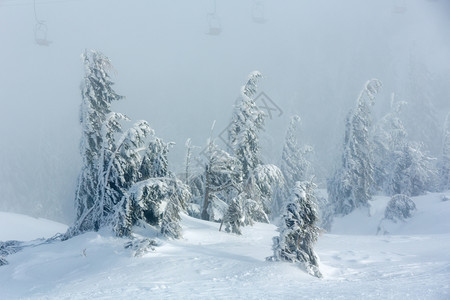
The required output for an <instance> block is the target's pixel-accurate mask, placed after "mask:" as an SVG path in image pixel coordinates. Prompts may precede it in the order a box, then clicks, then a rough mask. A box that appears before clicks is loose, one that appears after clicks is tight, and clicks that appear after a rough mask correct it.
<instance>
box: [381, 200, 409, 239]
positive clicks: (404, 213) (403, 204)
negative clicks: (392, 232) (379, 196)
mask: <svg viewBox="0 0 450 300" xmlns="http://www.w3.org/2000/svg"><path fill="white" fill-rule="evenodd" d="M416 210H417V209H416V204H415V203H414V201H413V200H412V199H411V198H409V197H408V196H406V195H403V194H397V195H394V196H392V198H391V200H389V202H388V204H387V206H386V209H385V211H384V218H383V219H381V221H380V224H379V225H378V228H377V234H379V233H382V234H388V233H389V231H388V230H387V228H388V226H389V225H390V224H389V223H392V222H393V223H397V222H405V221H406V219H409V218H411V217H412V215H413V213H414V212H415V211H416Z"/></svg>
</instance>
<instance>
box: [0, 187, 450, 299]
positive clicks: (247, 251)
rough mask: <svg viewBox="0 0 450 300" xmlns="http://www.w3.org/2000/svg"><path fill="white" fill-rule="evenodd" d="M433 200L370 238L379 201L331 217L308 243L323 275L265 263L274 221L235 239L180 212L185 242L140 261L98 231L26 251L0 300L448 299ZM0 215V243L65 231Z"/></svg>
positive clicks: (14, 262)
mask: <svg viewBox="0 0 450 300" xmlns="http://www.w3.org/2000/svg"><path fill="white" fill-rule="evenodd" d="M447 194H450V192H448V193H447ZM441 195H442V193H441V194H427V195H425V196H421V197H415V198H413V200H414V202H415V203H416V205H417V211H416V212H415V214H414V215H413V217H412V218H411V219H409V220H408V221H407V222H404V223H397V224H387V225H386V228H388V230H389V232H390V234H387V235H376V231H377V226H378V224H379V222H380V220H381V219H382V217H383V212H384V208H385V206H386V203H387V201H388V200H389V199H388V198H385V197H377V198H375V200H374V201H372V206H371V209H370V215H369V213H368V211H367V210H361V211H355V212H353V213H352V214H350V215H349V216H346V217H344V218H338V219H336V220H335V223H334V226H333V229H332V230H331V232H330V233H324V234H323V235H322V236H321V237H320V238H319V242H318V244H317V245H316V252H317V254H318V255H319V257H320V259H321V263H320V270H321V272H322V273H323V275H324V278H323V279H318V278H315V277H312V276H309V275H308V274H306V273H305V272H304V271H303V270H302V269H301V268H300V267H299V266H298V265H293V264H289V263H283V262H267V261H265V258H266V257H268V256H270V255H272V250H271V246H272V237H273V236H275V235H277V232H276V226H274V225H271V224H256V225H255V226H253V227H245V228H244V230H243V235H242V236H237V235H233V234H228V233H225V232H219V231H218V228H219V224H216V223H211V222H205V221H201V220H197V219H193V218H191V217H188V216H183V230H184V238H183V239H181V240H165V239H158V238H157V240H158V243H159V245H158V246H156V247H155V250H154V251H152V252H148V253H146V254H144V255H143V256H141V257H134V256H133V251H132V250H130V249H125V248H124V244H125V243H126V242H127V241H128V240H127V239H121V238H116V237H114V236H112V235H111V234H110V233H109V231H108V230H106V229H105V230H102V231H100V232H90V233H86V234H83V235H80V236H77V237H75V238H72V239H70V240H67V241H64V242H61V241H55V242H52V243H49V244H41V245H38V246H30V247H25V248H24V249H23V250H21V251H19V252H17V253H15V254H11V255H8V256H7V257H6V260H7V261H8V263H9V264H7V265H4V266H0V298H1V299H124V298H128V297H132V299H148V298H150V297H151V298H153V299H449V298H450V288H449V285H450V254H449V251H448V249H450V220H449V218H448V217H449V216H450V201H445V202H444V201H441ZM0 216H1V219H0V225H1V226H0V228H1V229H0V237H1V238H3V237H8V239H11V236H14V235H16V236H17V237H23V236H26V235H24V232H22V231H28V232H29V229H27V228H29V226H30V224H32V227H33V228H34V230H35V231H34V234H35V236H34V238H41V237H49V236H52V235H53V234H54V233H56V232H57V231H60V230H61V229H62V230H64V229H65V226H64V225H62V224H58V223H54V222H50V221H47V220H42V219H39V220H37V219H33V218H30V217H27V216H21V215H15V214H9V213H1V214H0ZM13 220H16V221H14V222H15V223H14V222H13ZM6 222H10V223H11V222H12V223H14V226H7V224H5V223H6ZM49 226H53V227H52V228H53V229H54V232H51V233H50V232H48V229H49ZM40 227H41V228H42V230H43V231H41V232H39V230H38V229H39V228H40ZM149 233H151V231H148V230H147V231H146V230H141V231H140V232H139V234H140V235H145V234H147V235H148V234H149ZM28 237H29V234H28ZM3 241H5V240H3ZM28 244H33V242H30V243H28Z"/></svg>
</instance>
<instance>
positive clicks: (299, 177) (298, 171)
mask: <svg viewBox="0 0 450 300" xmlns="http://www.w3.org/2000/svg"><path fill="white" fill-rule="evenodd" d="M299 124H300V117H299V116H297V115H294V116H292V117H291V120H290V123H289V127H288V129H287V132H286V138H285V141H284V146H283V151H282V155H281V163H280V169H281V172H282V174H283V178H284V184H283V185H281V186H278V187H277V188H276V191H275V196H274V201H273V204H272V217H273V218H277V217H279V216H280V215H281V214H282V212H283V210H284V207H285V204H286V203H284V201H285V200H286V199H287V198H289V194H290V190H291V189H292V188H293V187H294V185H295V182H297V181H304V180H307V179H308V177H309V175H311V174H312V165H311V162H310V161H309V160H308V155H310V154H311V153H312V152H313V148H312V146H309V145H304V146H301V145H300V143H299V141H298V138H297V135H298V125H299Z"/></svg>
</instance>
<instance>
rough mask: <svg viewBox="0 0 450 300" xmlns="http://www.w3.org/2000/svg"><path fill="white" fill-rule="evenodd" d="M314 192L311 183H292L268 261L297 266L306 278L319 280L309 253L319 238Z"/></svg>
mask: <svg viewBox="0 0 450 300" xmlns="http://www.w3.org/2000/svg"><path fill="white" fill-rule="evenodd" d="M315 188H316V186H315V184H313V183H311V182H296V184H295V187H294V188H293V190H292V195H291V198H290V201H289V203H288V204H287V206H286V211H285V214H284V216H283V220H282V223H281V225H280V227H279V228H278V230H279V232H280V235H279V236H276V237H274V238H273V251H274V254H273V256H271V257H269V258H268V260H273V261H281V260H282V261H289V262H292V263H300V264H301V265H302V266H303V267H304V268H305V270H306V271H307V272H308V273H309V274H310V275H313V276H316V277H322V274H321V273H320V271H319V258H318V256H317V254H316V253H315V252H314V249H313V246H314V244H315V243H316V242H317V239H318V237H319V227H317V225H316V223H317V221H318V214H317V207H316V203H315V201H316V200H315V196H314V194H315V192H314V189H315Z"/></svg>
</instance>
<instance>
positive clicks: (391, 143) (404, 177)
mask: <svg viewBox="0 0 450 300" xmlns="http://www.w3.org/2000/svg"><path fill="white" fill-rule="evenodd" d="M404 103H405V102H394V98H393V97H392V101H391V111H390V112H389V113H388V114H387V115H386V116H384V117H383V118H382V119H381V120H380V122H379V124H378V125H377V126H376V129H375V134H374V137H373V140H374V166H375V167H374V170H375V172H374V173H375V176H374V177H375V185H376V189H378V190H381V191H383V192H384V193H385V194H387V195H395V194H405V195H409V196H417V195H420V194H422V193H423V192H425V191H427V190H433V189H434V185H435V184H434V182H435V181H436V170H435V166H434V158H432V157H430V156H429V155H428V154H426V152H425V151H424V149H423V146H422V145H421V144H420V143H415V142H411V141H409V140H408V139H407V137H408V135H407V133H406V130H405V128H404V126H403V122H402V121H401V119H400V108H401V106H402V105H403V104H404Z"/></svg>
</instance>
